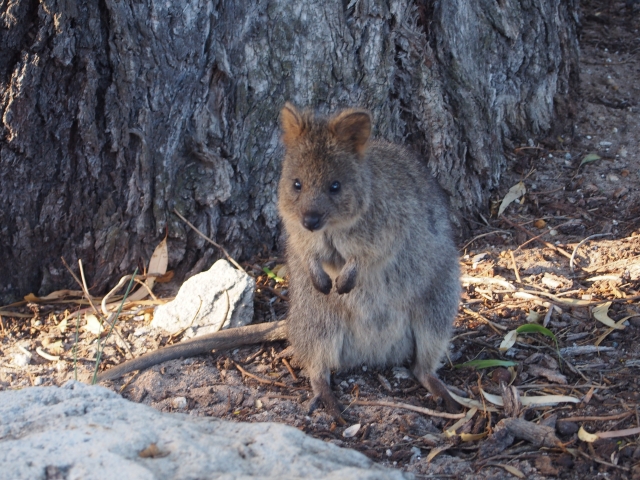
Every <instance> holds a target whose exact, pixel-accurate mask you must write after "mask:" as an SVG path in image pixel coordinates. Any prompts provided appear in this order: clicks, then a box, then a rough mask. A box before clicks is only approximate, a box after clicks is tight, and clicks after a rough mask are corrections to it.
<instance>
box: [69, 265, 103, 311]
mask: <svg viewBox="0 0 640 480" xmlns="http://www.w3.org/2000/svg"><path fill="white" fill-rule="evenodd" d="M60 259H61V260H62V264H63V265H64V266H65V268H66V269H67V271H68V272H69V273H70V274H71V276H72V277H73V279H74V280H75V281H76V283H77V284H78V285H79V286H80V288H81V289H82V293H84V296H85V297H87V301H88V302H89V305H91V308H92V309H93V311H94V312H95V313H96V315H98V316H100V312H98V309H97V308H96V306H95V305H94V304H93V301H92V297H91V295H90V294H89V290H88V289H87V284H86V282H85V279H84V271H83V270H82V259H80V258H79V259H78V265H79V267H80V275H82V280H80V279H79V278H78V276H77V275H76V274H75V273H73V270H71V267H69V265H68V264H67V262H66V260H65V259H64V257H60Z"/></svg>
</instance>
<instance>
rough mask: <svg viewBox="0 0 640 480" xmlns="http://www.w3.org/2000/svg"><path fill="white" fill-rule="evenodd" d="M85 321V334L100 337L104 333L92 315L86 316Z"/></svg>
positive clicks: (101, 326)
mask: <svg viewBox="0 0 640 480" xmlns="http://www.w3.org/2000/svg"><path fill="white" fill-rule="evenodd" d="M85 320H86V322H87V324H86V325H85V326H84V329H85V330H86V331H87V332H89V333H93V334H94V335H100V334H101V333H102V332H104V326H103V325H102V323H101V322H100V320H98V317H96V316H95V315H94V314H93V313H89V314H87V315H86V316H85Z"/></svg>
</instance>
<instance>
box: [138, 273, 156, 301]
mask: <svg viewBox="0 0 640 480" xmlns="http://www.w3.org/2000/svg"><path fill="white" fill-rule="evenodd" d="M136 283H139V284H140V285H142V287H143V288H146V289H147V293H149V295H151V298H153V299H154V300H155V301H157V300H158V297H156V296H155V295H154V294H153V292H152V291H151V288H149V285H147V284H146V283H145V282H143V281H142V280H140V279H138V278H136Z"/></svg>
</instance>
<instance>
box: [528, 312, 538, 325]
mask: <svg viewBox="0 0 640 480" xmlns="http://www.w3.org/2000/svg"><path fill="white" fill-rule="evenodd" d="M540 317H541V315H540V314H539V313H538V312H536V311H535V310H529V315H527V323H538V322H539V321H540Z"/></svg>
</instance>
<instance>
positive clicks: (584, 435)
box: [578, 427, 598, 443]
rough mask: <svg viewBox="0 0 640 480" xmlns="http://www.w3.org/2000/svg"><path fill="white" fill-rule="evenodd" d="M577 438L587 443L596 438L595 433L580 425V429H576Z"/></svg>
mask: <svg viewBox="0 0 640 480" xmlns="http://www.w3.org/2000/svg"><path fill="white" fill-rule="evenodd" d="M578 438H579V439H580V440H582V441H583V442H587V443H593V442H595V441H596V440H598V436H597V435H594V434H593V433H589V432H587V431H586V430H585V429H584V427H580V430H578Z"/></svg>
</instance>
